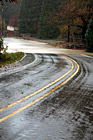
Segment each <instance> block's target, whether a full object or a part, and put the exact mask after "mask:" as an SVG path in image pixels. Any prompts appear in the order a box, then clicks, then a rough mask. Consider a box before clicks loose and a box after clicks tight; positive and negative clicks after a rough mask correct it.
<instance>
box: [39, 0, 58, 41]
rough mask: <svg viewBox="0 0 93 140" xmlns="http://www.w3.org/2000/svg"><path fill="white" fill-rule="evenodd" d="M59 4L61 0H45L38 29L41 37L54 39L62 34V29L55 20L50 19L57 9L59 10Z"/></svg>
mask: <svg viewBox="0 0 93 140" xmlns="http://www.w3.org/2000/svg"><path fill="white" fill-rule="evenodd" d="M58 4H59V1H56V0H54V1H53V0H43V4H42V9H41V14H40V21H39V29H38V37H39V38H41V39H52V38H57V36H58V35H59V34H60V31H59V29H58V28H57V26H56V25H55V24H54V22H53V21H50V20H49V19H50V18H52V17H53V16H54V12H55V9H56V10H57V8H58Z"/></svg>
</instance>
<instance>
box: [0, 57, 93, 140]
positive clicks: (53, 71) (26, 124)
mask: <svg viewBox="0 0 93 140" xmlns="http://www.w3.org/2000/svg"><path fill="white" fill-rule="evenodd" d="M32 55H33V62H31V59H30V57H32ZM67 56H68V57H71V58H72V59H74V60H76V61H77V62H78V63H79V65H80V70H79V72H78V73H77V75H75V76H74V77H73V78H72V79H70V81H69V82H67V83H66V84H65V85H62V86H60V87H59V88H58V89H56V90H54V91H53V92H52V93H51V94H49V95H48V96H46V97H45V98H43V99H42V100H39V101H38V102H36V103H35V104H32V105H31V106H29V107H28V108H26V109H24V110H23V111H20V112H19V113H17V114H15V115H13V116H11V117H9V118H7V119H5V120H4V121H2V122H1V123H0V139H1V140H92V139H93V57H90V56H86V55H74V54H73V55H69V54H68V55H67ZM26 60H27V61H26ZM30 62H31V63H30ZM20 63H21V65H22V66H23V69H22V68H21V67H22V66H21V67H20V68H18V69H17V70H16V69H15V70H11V71H9V72H8V71H7V72H6V73H5V74H4V73H1V74H0V108H4V107H5V106H7V105H9V104H12V103H14V102H16V101H18V100H20V99H23V98H24V97H26V96H28V95H29V94H31V93H34V92H35V91H38V90H39V89H42V88H43V87H45V86H46V85H48V84H49V83H51V82H53V81H55V80H56V79H58V78H59V77H61V76H62V75H64V74H65V73H67V72H68V71H70V70H71V68H72V63H71V62H70V61H68V60H67V59H65V57H64V56H63V55H62V56H60V55H56V54H27V59H25V61H24V62H23V61H22V62H20ZM73 63H74V62H73ZM75 67H76V66H75ZM75 71H76V69H75ZM75 71H73V73H74V72H75ZM71 74H72V73H71ZM61 82H62V81H61ZM58 84H60V83H58ZM58 84H57V83H55V84H54V85H53V86H54V87H55V86H57V85H58ZM53 86H52V89H53V88H54V87H53ZM52 89H49V88H48V89H44V91H43V92H42V93H41V96H43V95H44V94H45V92H48V90H49V91H50V90H52ZM36 96H37V98H39V94H37V95H36ZM36 96H33V97H34V98H33V97H30V98H28V99H26V100H24V101H23V102H22V103H21V104H20V103H18V104H16V105H14V106H12V107H9V108H7V109H5V110H3V111H2V110H1V112H0V118H3V117H4V116H7V115H8V114H11V113H12V112H15V111H16V110H18V109H19V108H21V107H23V106H24V105H27V104H28V103H30V102H33V101H34V100H35V99H36Z"/></svg>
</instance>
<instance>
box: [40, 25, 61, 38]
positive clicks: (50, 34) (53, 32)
mask: <svg viewBox="0 0 93 140" xmlns="http://www.w3.org/2000/svg"><path fill="white" fill-rule="evenodd" d="M59 34H60V31H59V29H58V28H57V27H55V26H53V25H51V24H50V25H49V24H46V25H44V26H43V27H41V28H40V29H39V32H38V37H39V38H40V39H56V38H57V37H58V35H59Z"/></svg>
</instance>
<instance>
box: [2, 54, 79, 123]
mask: <svg viewBox="0 0 93 140" xmlns="http://www.w3.org/2000/svg"><path fill="white" fill-rule="evenodd" d="M64 58H65V59H66V60H68V61H69V62H70V63H71V65H72V67H71V69H70V70H69V71H68V72H66V73H65V74H63V75H62V76H60V77H58V78H57V79H55V80H54V81H52V82H51V83H49V84H47V85H46V86H44V87H42V88H41V89H39V90H37V91H35V92H34V93H31V94H29V95H27V96H26V97H24V98H22V99H19V100H17V101H16V102H14V103H12V104H9V105H7V106H5V107H3V108H1V109H0V112H2V111H4V110H6V109H8V108H10V107H13V106H15V105H17V104H18V103H21V102H23V101H25V100H27V99H29V98H31V97H32V101H31V99H30V103H28V101H27V103H26V105H25V106H23V107H21V108H19V109H18V110H16V111H14V112H12V113H10V114H9V115H6V116H5V117H3V118H1V119H0V123H1V122H3V121H5V120H6V119H8V118H10V117H12V116H14V115H15V114H17V113H19V112H21V111H23V110H24V109H26V108H28V107H30V106H32V105H33V104H35V103H37V102H38V101H40V100H42V99H44V98H45V97H47V96H48V95H49V94H51V93H52V92H54V91H55V90H57V89H58V88H59V87H61V86H62V85H64V84H65V83H67V82H68V81H69V80H71V78H73V77H74V76H75V75H76V74H77V73H78V72H79V69H80V67H79V64H78V63H77V62H76V61H75V60H73V59H71V58H69V57H66V56H64ZM41 74H42V73H40V76H41ZM24 80H25V79H24ZM43 82H44V81H43ZM38 93H39V95H38V96H36V97H34V98H33V96H35V95H37V94H38ZM33 99H34V101H33ZM20 106H21V105H20ZM11 110H12V109H11ZM3 115H5V113H3Z"/></svg>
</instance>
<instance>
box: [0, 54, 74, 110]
mask: <svg viewBox="0 0 93 140" xmlns="http://www.w3.org/2000/svg"><path fill="white" fill-rule="evenodd" d="M64 57H65V59H67V60H68V61H69V62H70V63H71V64H72V68H71V69H70V70H69V71H68V72H67V73H65V74H64V75H63V76H61V77H59V78H58V79H56V80H54V81H53V82H51V83H49V84H48V85H46V86H45V87H43V88H41V89H39V90H37V91H36V92H34V93H31V94H30V95H28V96H26V97H24V98H22V99H20V100H17V101H16V102H14V103H12V104H9V105H8V106H5V107H3V108H1V109H0V112H1V111H4V110H5V109H8V108H10V107H12V106H14V105H16V104H18V103H20V102H22V101H24V100H26V99H28V98H30V97H32V96H34V95H36V94H38V93H40V92H41V91H43V90H45V89H46V88H48V87H50V86H52V85H53V84H55V83H57V82H58V81H60V80H61V79H63V78H64V77H65V76H67V75H68V74H69V73H71V72H72V71H73V69H74V64H73V62H72V61H73V59H71V58H69V57H66V56H64Z"/></svg>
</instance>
